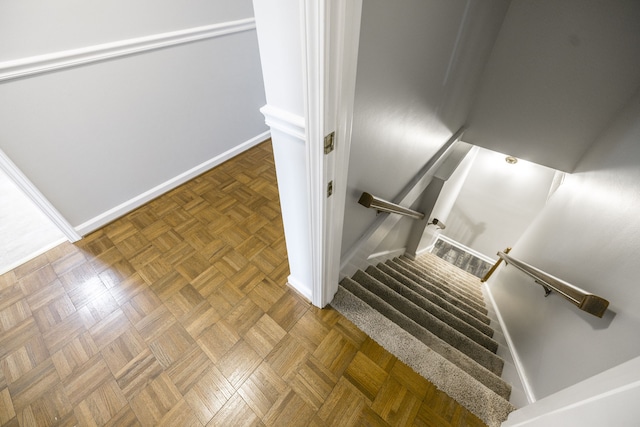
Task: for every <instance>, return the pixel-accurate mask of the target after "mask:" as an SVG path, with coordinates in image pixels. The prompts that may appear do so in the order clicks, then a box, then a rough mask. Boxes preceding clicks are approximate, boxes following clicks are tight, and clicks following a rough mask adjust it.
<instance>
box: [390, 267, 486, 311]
mask: <svg viewBox="0 0 640 427" xmlns="http://www.w3.org/2000/svg"><path fill="white" fill-rule="evenodd" d="M394 261H395V262H398V263H401V264H402V265H403V266H404V267H406V268H408V269H410V270H411V271H413V272H414V273H415V274H417V275H419V276H421V277H423V278H425V279H427V280H429V281H430V282H432V283H434V284H436V285H438V286H441V287H444V288H448V289H451V291H452V292H455V293H458V294H460V295H462V296H464V297H465V298H468V299H470V300H471V301H473V302H474V303H476V304H478V305H480V306H481V307H484V296H483V295H482V291H481V290H480V289H479V288H478V287H477V286H476V284H475V283H474V284H470V283H469V282H468V281H467V280H465V279H461V278H460V277H458V276H456V275H453V274H452V275H446V274H444V273H442V272H441V271H439V270H435V271H432V270H430V269H426V268H424V267H423V266H422V265H420V264H418V263H416V262H412V261H411V260H409V259H408V258H404V257H399V258H396V259H394ZM476 280H478V282H480V279H477V278H476Z"/></svg>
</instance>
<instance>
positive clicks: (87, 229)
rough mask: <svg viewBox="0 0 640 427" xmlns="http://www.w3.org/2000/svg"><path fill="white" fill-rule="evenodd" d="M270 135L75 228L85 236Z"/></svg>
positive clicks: (239, 146) (234, 148) (212, 159)
mask: <svg viewBox="0 0 640 427" xmlns="http://www.w3.org/2000/svg"><path fill="white" fill-rule="evenodd" d="M270 135H271V133H270V132H269V131H267V132H263V133H261V134H260V135H258V136H256V137H254V138H251V139H250V140H248V141H245V142H243V143H241V144H238V145H236V146H235V147H233V148H231V149H230V150H227V151H225V152H224V153H222V154H219V155H217V156H215V157H213V158H211V159H209V160H207V161H206V162H203V163H200V164H199V165H197V166H195V167H194V168H192V169H189V170H188V171H186V172H183V173H181V174H180V175H178V176H176V177H174V178H171V179H169V180H168V181H165V182H163V183H162V184H160V185H157V186H156V187H154V188H152V189H150V190H148V191H145V192H144V193H142V194H140V195H138V196H136V197H134V198H132V199H130V200H127V201H126V202H124V203H121V204H120V205H118V206H116V207H114V208H112V209H109V210H108V211H106V212H104V213H102V214H100V215H98V216H96V217H94V218H92V219H90V220H88V221H86V222H84V223H82V224H80V225H78V226H77V227H76V228H75V230H76V232H77V233H79V234H80V235H82V236H85V235H87V234H89V233H91V232H92V231H95V230H97V229H99V228H100V227H103V226H104V225H106V224H108V223H110V222H111V221H113V220H115V219H117V218H120V217H121V216H123V215H125V214H127V213H128V212H131V211H132V210H134V209H136V208H139V207H140V206H142V205H144V204H145V203H147V202H149V201H151V200H153V199H155V198H156V197H158V196H161V195H162V194H164V193H166V192H167V191H170V190H172V189H174V188H176V187H178V186H179V185H182V184H184V183H185V182H187V181H189V180H190V179H193V178H195V177H196V176H198V175H200V174H202V173H204V172H206V171H208V170H209V169H211V168H213V167H215V166H218V165H219V164H221V163H223V162H225V161H227V160H229V159H231V158H232V157H235V156H237V155H238V154H240V153H242V152H244V151H246V150H248V149H250V148H251V147H254V146H256V145H258V144H260V143H261V142H263V141H265V140H267V139H268V138H269V137H270Z"/></svg>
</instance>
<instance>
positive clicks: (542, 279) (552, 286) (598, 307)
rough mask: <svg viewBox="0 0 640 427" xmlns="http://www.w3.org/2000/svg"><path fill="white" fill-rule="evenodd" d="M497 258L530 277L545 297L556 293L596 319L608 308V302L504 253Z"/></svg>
mask: <svg viewBox="0 0 640 427" xmlns="http://www.w3.org/2000/svg"><path fill="white" fill-rule="evenodd" d="M498 256H499V257H500V258H501V259H503V260H504V262H505V263H507V264H511V265H512V266H514V267H515V268H517V269H518V270H520V271H522V272H523V273H525V274H527V275H528V276H531V277H532V278H533V279H534V280H535V282H536V283H537V284H539V285H541V286H542V287H543V288H544V290H545V294H546V295H545V296H547V295H549V293H551V292H552V291H553V292H557V293H558V294H560V295H562V296H563V297H564V298H566V299H568V300H569V301H570V302H571V303H573V304H575V305H576V306H577V307H578V308H579V309H580V310H583V311H586V312H587V313H589V314H592V315H594V316H597V317H602V316H603V315H604V313H605V311H606V310H607V307H608V306H609V301H607V300H606V299H604V298H602V297H599V296H597V295H594V294H592V293H589V292H587V291H584V290H582V289H580V288H578V287H577V286H573V285H572V284H570V283H567V282H565V281H564V280H562V279H558V278H557V277H554V276H552V275H550V274H547V273H545V272H544V271H542V270H540V269H538V268H536V267H534V266H532V265H529V264H527V263H526V262H523V261H520V260H518V259H516V258H513V257H512V256H509V255H507V254H506V253H504V252H498Z"/></svg>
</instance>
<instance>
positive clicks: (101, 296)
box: [0, 143, 482, 426]
mask: <svg viewBox="0 0 640 427" xmlns="http://www.w3.org/2000/svg"><path fill="white" fill-rule="evenodd" d="M286 255H287V254H286V248H285V243H284V236H283V229H282V222H281V218H280V207H279V201H278V192H277V187H276V177H275V171H274V165H273V157H272V152H271V146H270V144H269V143H263V144H261V145H259V146H258V147H255V148H253V149H251V150H249V151H247V152H245V153H244V154H242V155H241V156H238V157H236V158H234V159H233V160H231V161H229V162H227V163H225V164H223V165H221V166H219V167H217V168H215V169H214V170H212V171H210V172H208V173H206V174H204V175H202V176H200V177H198V178H196V179H194V180H192V181H190V182H189V183H187V184H186V185H183V186H181V187H180V188H178V189H176V190H174V191H171V192H170V193H168V194H166V195H164V196H162V197H160V198H159V199H157V200H154V201H153V202H151V203H149V204H147V205H145V206H144V207H142V208H140V209H138V210H136V211H135V212H132V213H131V214H129V215H127V216H125V217H123V218H121V219H119V220H117V221H115V222H114V223H112V224H110V225H109V226H107V227H105V228H103V229H101V230H100V231H98V232H96V233H93V234H91V235H89V236H87V237H86V238H85V239H83V240H82V241H80V242H79V243H78V244H76V245H72V244H68V243H66V244H63V245H61V246H58V247H57V248H55V249H53V250H51V251H49V252H47V253H46V254H44V255H42V256H40V257H38V258H36V259H34V260H33V261H31V262H29V263H27V264H25V265H23V266H21V267H19V268H17V269H15V270H12V271H10V272H9V273H7V274H4V275H2V276H0V424H1V425H3V426H33V425H36V426H51V425H61V426H76V425H78V426H93V425H97V426H103V425H108V426H129V425H131V426H133V425H142V426H155V425H168V426H205V425H206V426H239V425H269V426H296V425H301V426H303V425H316V426H328V425H331V426H333V425H336V426H338V425H339V426H349V425H382V426H386V425H412V424H414V425H428V426H434V425H438V426H449V425H454V426H462V425H471V426H479V425H482V423H481V422H480V421H479V420H478V419H477V418H475V417H474V416H473V415H472V414H470V413H469V412H468V411H466V410H465V409H464V408H462V407H460V406H459V405H457V404H456V403H455V402H454V401H453V400H452V399H450V398H449V397H448V396H446V395H445V394H444V393H442V392H440V391H438V390H437V389H436V388H435V387H434V386H432V385H431V384H429V383H428V382H427V381H426V380H424V379H423V378H421V377H420V376H418V375H417V374H415V373H414V372H413V371H412V370H411V369H409V368H408V367H407V366H406V365H404V364H403V363H401V362H400V361H398V360H397V359H396V358H395V357H393V356H392V355H391V354H389V353H388V352H386V351H385V350H384V349H382V348H381V347H380V346H378V345H377V344H376V343H375V342H373V341H372V340H370V339H369V338H367V337H366V336H365V335H364V334H363V333H362V332H361V331H359V330H358V329H357V328H355V327H354V326H353V324H351V323H350V322H349V321H347V320H346V319H345V318H344V317H342V316H341V315H340V314H339V313H337V312H336V311H335V310H333V309H331V308H327V309H324V310H320V309H317V308H314V307H312V306H311V305H310V304H308V303H307V302H306V301H304V300H303V299H301V298H300V297H299V296H298V295H297V294H296V293H295V292H293V291H292V290H290V289H289V288H288V287H287V286H286V278H287V275H288V264H287V256H286Z"/></svg>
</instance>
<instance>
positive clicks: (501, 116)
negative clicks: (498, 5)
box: [464, 0, 640, 172]
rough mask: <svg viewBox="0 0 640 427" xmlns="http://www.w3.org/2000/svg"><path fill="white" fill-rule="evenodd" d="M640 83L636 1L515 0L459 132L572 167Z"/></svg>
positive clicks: (476, 141) (529, 157)
mask: <svg viewBox="0 0 640 427" xmlns="http://www.w3.org/2000/svg"><path fill="white" fill-rule="evenodd" d="M639 87H640V2H638V1H633V0H606V1H605V0H536V1H530V0H513V1H512V2H511V5H510V7H509V10H508V11H507V14H506V17H505V20H504V22H503V25H502V28H501V30H500V33H499V35H498V38H497V40H496V43H495V45H494V48H493V51H492V53H491V56H490V58H489V61H488V63H487V65H486V67H485V70H484V75H483V77H482V80H481V84H480V88H479V91H478V95H477V98H476V100H475V102H474V104H473V106H472V109H471V113H470V115H469V120H468V130H467V131H466V133H465V136H464V139H465V141H467V142H469V143H472V144H475V145H479V146H482V147H485V148H489V149H491V150H494V151H499V152H501V153H508V154H511V155H514V156H516V157H520V158H524V159H526V160H529V161H532V162H535V163H538V164H542V165H545V166H548V167H552V168H554V169H559V170H562V171H565V172H572V171H573V170H574V169H575V167H576V165H577V163H578V162H579V161H580V159H581V158H582V156H583V155H584V153H585V152H586V150H587V149H588V148H589V147H590V145H591V144H592V143H593V142H594V141H595V139H596V138H597V137H598V135H599V134H601V133H602V132H603V131H604V129H605V128H606V127H607V125H608V124H609V123H611V121H612V120H613V118H614V117H615V116H616V114H617V113H618V111H620V110H621V109H622V107H623V106H624V105H625V104H626V103H627V102H628V101H629V100H630V99H631V97H632V96H633V94H634V93H635V92H636V91H637V90H638V88H639Z"/></svg>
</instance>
